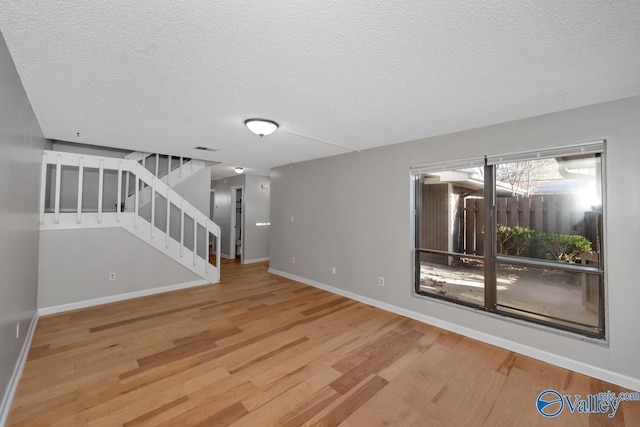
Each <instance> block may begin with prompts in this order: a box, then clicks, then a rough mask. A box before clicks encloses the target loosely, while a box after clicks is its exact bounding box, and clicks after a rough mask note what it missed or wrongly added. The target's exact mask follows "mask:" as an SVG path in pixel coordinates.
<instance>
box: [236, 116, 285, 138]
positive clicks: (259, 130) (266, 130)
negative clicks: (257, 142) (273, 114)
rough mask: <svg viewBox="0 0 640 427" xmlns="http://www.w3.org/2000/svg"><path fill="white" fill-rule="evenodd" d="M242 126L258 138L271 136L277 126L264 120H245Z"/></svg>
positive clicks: (270, 121) (271, 121)
mask: <svg viewBox="0 0 640 427" xmlns="http://www.w3.org/2000/svg"><path fill="white" fill-rule="evenodd" d="M244 125H245V126H246V127H247V128H249V130H250V131H251V132H253V133H255V134H256V135H258V136H260V137H263V136H265V135H270V134H272V133H273V132H274V131H275V130H276V129H278V126H279V125H278V124H277V123H276V122H274V121H273V120H266V119H247V120H245V121H244Z"/></svg>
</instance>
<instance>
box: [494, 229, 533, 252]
mask: <svg viewBox="0 0 640 427" xmlns="http://www.w3.org/2000/svg"><path fill="white" fill-rule="evenodd" d="M497 231H498V233H497V241H498V253H500V254H503V255H516V256H527V255H526V254H527V253H528V252H529V248H530V246H531V241H532V238H533V236H534V234H535V231H533V230H531V229H529V228H527V227H518V226H515V227H507V226H506V225H503V224H498V228H497Z"/></svg>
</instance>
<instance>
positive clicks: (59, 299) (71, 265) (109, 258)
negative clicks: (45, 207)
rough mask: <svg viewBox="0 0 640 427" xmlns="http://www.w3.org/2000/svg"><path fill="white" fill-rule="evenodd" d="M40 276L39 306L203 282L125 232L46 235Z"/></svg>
mask: <svg viewBox="0 0 640 427" xmlns="http://www.w3.org/2000/svg"><path fill="white" fill-rule="evenodd" d="M61 248H64V250H61ZM111 272H115V273H116V280H115V281H110V280H109V273H111ZM39 274H40V279H39V283H38V286H39V288H38V307H39V308H46V307H54V306H57V305H62V304H69V303H73V302H79V301H85V300H89V299H93V298H101V297H107V296H112V295H117V294H123V293H128V292H135V291H141V290H145V289H151V288H157V287H161V286H168V285H174V284H178V283H186V282H192V281H194V280H201V278H200V277H199V276H197V275H195V274H194V273H192V272H191V271H189V270H187V269H186V268H184V267H183V266H181V265H180V264H178V263H177V262H175V261H173V260H171V259H170V258H167V257H166V256H165V255H164V254H162V253H161V252H159V251H157V250H156V249H154V248H153V247H151V246H149V245H147V244H146V243H145V242H143V241H142V240H140V239H138V238H137V237H135V236H134V235H132V234H130V233H129V232H127V231H126V230H123V229H121V228H110V229H87V230H54V231H42V232H41V233H40V267H39Z"/></svg>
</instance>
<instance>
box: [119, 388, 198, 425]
mask: <svg viewBox="0 0 640 427" xmlns="http://www.w3.org/2000/svg"><path fill="white" fill-rule="evenodd" d="M188 401H189V398H188V397H187V396H181V397H179V398H177V399H176V400H173V401H171V402H169V403H165V404H164V405H162V406H160V407H158V408H156V409H154V410H153V411H150V412H147V413H146V414H143V415H140V416H139V417H136V418H134V419H132V420H131V421H127V422H126V423H124V424H122V427H135V426H143V425H146V424H148V423H149V421H151V420H152V419H153V418H155V417H157V416H158V415H159V414H161V413H163V412H166V411H168V410H169V409H171V408H174V407H176V406H179V405H182V404H183V403H186V402H188Z"/></svg>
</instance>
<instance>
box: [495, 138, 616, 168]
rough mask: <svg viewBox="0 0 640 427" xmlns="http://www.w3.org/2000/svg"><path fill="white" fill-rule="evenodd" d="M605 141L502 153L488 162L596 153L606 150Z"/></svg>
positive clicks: (519, 160)
mask: <svg viewBox="0 0 640 427" xmlns="http://www.w3.org/2000/svg"><path fill="white" fill-rule="evenodd" d="M604 145H605V141H596V142H588V143H585V144H580V145H570V146H565V147H558V148H551V149H548V150H538V151H525V152H520V153H512V154H500V155H496V156H487V164H488V165H495V164H498V163H512V162H522V161H527V160H536V159H549V158H552V157H563V156H576V155H581V154H595V153H602V152H603V151H604Z"/></svg>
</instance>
